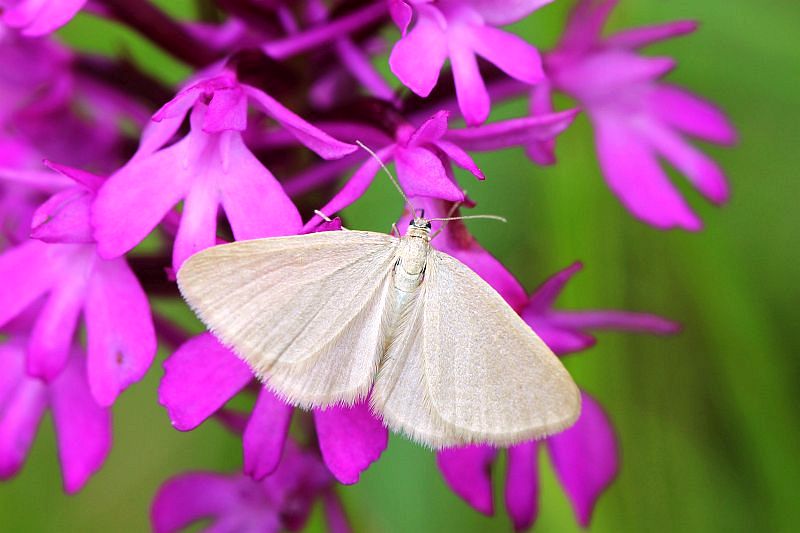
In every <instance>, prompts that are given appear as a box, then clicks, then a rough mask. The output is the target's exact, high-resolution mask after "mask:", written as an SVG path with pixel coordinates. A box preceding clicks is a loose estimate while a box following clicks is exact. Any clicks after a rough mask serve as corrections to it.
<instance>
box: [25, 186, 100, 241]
mask: <svg viewBox="0 0 800 533" xmlns="http://www.w3.org/2000/svg"><path fill="white" fill-rule="evenodd" d="M93 200H94V194H92V193H91V192H90V191H88V190H86V189H84V188H83V187H70V188H69V189H67V190H65V191H61V192H58V193H56V194H54V195H53V196H51V197H50V198H49V199H48V200H47V201H46V202H45V203H43V204H42V205H40V206H39V208H38V209H36V211H35V212H34V214H33V219H32V220H31V238H34V239H39V240H40V241H44V242H47V243H57V242H62V243H73V244H74V243H89V242H94V238H93V237H92V227H91V225H90V223H89V213H90V207H91V204H92V201H93Z"/></svg>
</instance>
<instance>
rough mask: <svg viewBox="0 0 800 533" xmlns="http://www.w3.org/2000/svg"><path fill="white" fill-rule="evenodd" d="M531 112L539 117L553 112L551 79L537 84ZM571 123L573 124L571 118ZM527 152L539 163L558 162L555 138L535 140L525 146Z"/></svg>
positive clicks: (546, 164) (533, 92) (534, 89)
mask: <svg viewBox="0 0 800 533" xmlns="http://www.w3.org/2000/svg"><path fill="white" fill-rule="evenodd" d="M530 113H531V115H532V116H533V117H537V118H539V117H545V116H548V115H552V114H553V88H552V86H551V85H550V81H549V80H546V81H544V82H542V83H539V84H537V85H536V87H534V88H533V91H531V101H530ZM569 124H572V121H571V120H570V122H569ZM569 124H568V125H569ZM565 127H566V126H565ZM558 133H560V132H558ZM554 137H555V136H554ZM525 154H526V155H527V156H528V157H529V158H530V159H531V161H533V162H534V163H536V164H537V165H543V166H548V165H554V164H555V162H556V141H555V139H554V138H553V139H545V140H533V141H531V142H529V143H528V144H527V146H526V147H525Z"/></svg>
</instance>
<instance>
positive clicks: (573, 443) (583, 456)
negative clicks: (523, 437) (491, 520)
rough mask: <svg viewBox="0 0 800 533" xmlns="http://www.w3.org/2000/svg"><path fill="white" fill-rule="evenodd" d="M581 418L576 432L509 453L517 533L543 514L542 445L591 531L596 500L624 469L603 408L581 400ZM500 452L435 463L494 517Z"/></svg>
mask: <svg viewBox="0 0 800 533" xmlns="http://www.w3.org/2000/svg"><path fill="white" fill-rule="evenodd" d="M581 404H582V408H581V416H580V418H578V421H577V422H576V423H575V425H573V426H572V427H571V428H569V429H567V430H566V431H563V432H562V433H559V434H557V435H553V436H552V437H549V438H548V439H547V440H545V441H531V442H526V443H523V444H518V445H516V446H513V447H511V448H509V449H508V460H507V466H506V469H507V472H506V482H505V503H506V510H507V511H508V514H509V516H510V517H511V521H512V522H513V524H514V529H516V530H517V531H521V530H524V529H528V528H529V527H530V526H531V525H533V522H534V521H535V520H536V515H537V513H538V497H539V481H538V457H539V453H538V452H539V446H540V445H544V446H546V448H547V451H548V452H549V455H550V460H551V461H552V462H553V468H554V470H555V472H556V476H557V477H558V480H559V482H560V483H561V486H562V487H564V490H565V491H566V493H567V496H568V497H569V500H570V503H571V504H572V507H573V510H574V511H575V516H576V518H577V521H578V523H579V524H580V525H581V526H583V527H586V526H588V525H589V521H590V520H591V516H592V511H593V509H594V506H595V504H596V502H597V499H598V498H599V497H600V496H601V495H602V493H603V492H604V491H605V490H606V489H607V488H608V486H609V485H610V484H611V482H612V481H613V480H614V478H615V477H616V475H617V471H618V470H619V451H618V445H617V441H616V437H615V436H614V430H613V428H612V427H611V423H610V422H609V420H608V417H607V416H606V414H605V413H604V412H603V410H602V408H601V407H600V406H599V405H598V403H597V402H596V401H595V400H594V399H593V398H592V397H591V396H589V395H588V394H586V393H585V392H584V393H582V395H581ZM496 456H497V450H495V449H493V448H490V447H488V446H472V447H469V448H454V449H449V450H444V451H441V452H439V454H438V455H437V458H436V461H437V464H438V466H439V470H441V472H442V475H443V476H444V479H445V481H446V482H447V484H448V485H449V486H450V488H451V489H452V490H453V492H455V493H456V494H457V495H458V496H460V497H461V498H463V499H464V500H465V501H466V502H467V503H468V504H470V505H471V506H472V507H473V508H474V509H476V510H478V511H480V512H482V513H484V514H489V515H490V514H492V513H493V512H494V504H493V496H492V480H491V473H490V472H491V466H492V464H493V463H494V461H495V458H496Z"/></svg>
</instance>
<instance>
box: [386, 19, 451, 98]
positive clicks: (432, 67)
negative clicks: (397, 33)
mask: <svg viewBox="0 0 800 533" xmlns="http://www.w3.org/2000/svg"><path fill="white" fill-rule="evenodd" d="M416 7H417V13H418V16H417V22H416V23H415V24H414V27H413V28H411V31H409V32H408V33H406V34H405V35H404V36H403V37H402V38H401V39H400V40H399V41H397V43H396V44H395V45H394V48H392V53H391V54H390V55H389V68H391V69H392V72H393V73H394V75H395V76H397V78H398V79H399V80H400V81H401V82H403V85H405V86H406V87H408V88H409V89H411V90H412V91H414V92H415V93H416V94H418V95H419V96H422V97H423V98H424V97H426V96H428V95H429V94H430V93H431V91H432V90H433V88H434V87H435V86H436V82H437V81H439V71H440V70H442V66H443V65H444V60H445V59H446V58H447V40H446V37H445V33H444V29H443V28H442V27H441V26H440V21H438V20H437V17H436V16H435V15H434V13H433V11H434V10H435V8H429V7H426V6H420V5H419V4H417V6H416Z"/></svg>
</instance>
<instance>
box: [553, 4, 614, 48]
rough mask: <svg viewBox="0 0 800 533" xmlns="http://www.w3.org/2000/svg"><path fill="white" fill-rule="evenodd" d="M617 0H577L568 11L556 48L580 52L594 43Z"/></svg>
mask: <svg viewBox="0 0 800 533" xmlns="http://www.w3.org/2000/svg"><path fill="white" fill-rule="evenodd" d="M617 2H618V0H579V2H578V3H577V4H576V5H575V7H574V8H573V9H572V12H571V13H570V17H569V20H568V21H567V27H566V28H565V29H564V33H563V34H562V36H561V42H560V43H559V45H558V48H559V49H563V50H569V51H572V52H581V51H585V50H586V49H589V48H591V47H593V46H594V45H596V44H597V43H598V42H599V41H600V38H601V33H602V31H603V26H605V23H606V21H607V20H608V17H609V15H610V14H611V11H612V10H613V9H614V7H615V6H616V5H617Z"/></svg>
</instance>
